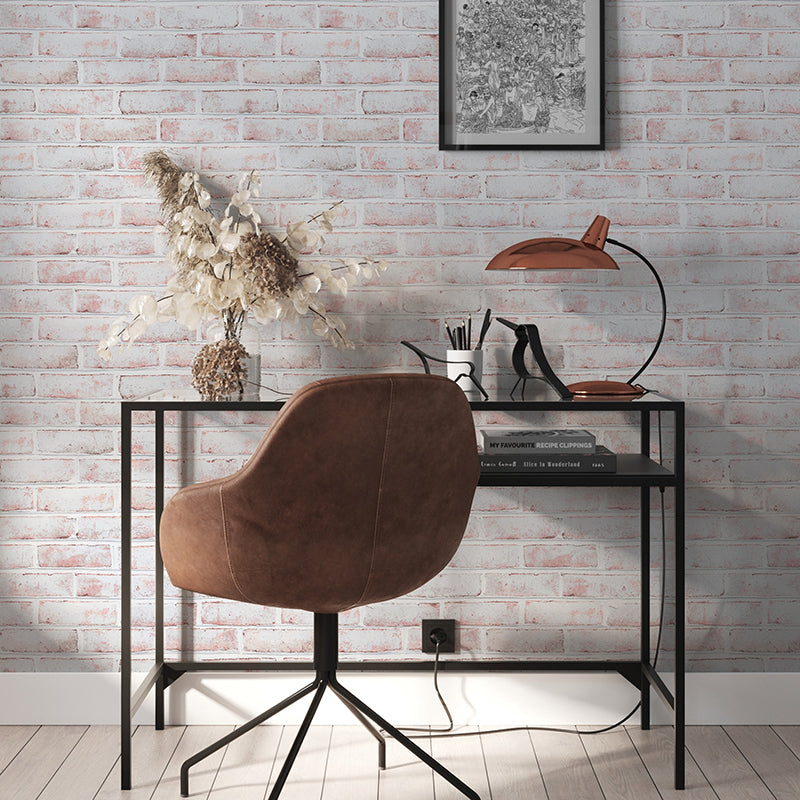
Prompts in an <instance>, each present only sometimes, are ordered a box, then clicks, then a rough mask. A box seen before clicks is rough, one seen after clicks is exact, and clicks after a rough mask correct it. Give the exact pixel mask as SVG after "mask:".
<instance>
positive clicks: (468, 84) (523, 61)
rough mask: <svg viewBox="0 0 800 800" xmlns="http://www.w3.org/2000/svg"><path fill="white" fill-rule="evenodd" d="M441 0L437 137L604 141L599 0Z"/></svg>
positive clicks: (575, 143) (536, 142)
mask: <svg viewBox="0 0 800 800" xmlns="http://www.w3.org/2000/svg"><path fill="white" fill-rule="evenodd" d="M441 2H442V30H441V31H440V36H441V37H442V64H441V66H442V76H443V77H442V99H441V101H440V102H442V103H443V104H444V105H443V110H442V114H441V116H442V120H441V121H442V128H443V131H442V133H443V136H444V137H445V138H450V139H451V141H450V142H449V143H448V142H447V141H445V142H444V143H441V142H440V145H443V146H444V147H447V146H448V144H450V145H454V146H455V147H470V146H485V147H502V146H504V145H505V146H521V147H525V146H531V147H536V146H566V147H580V146H586V147H592V146H599V145H601V143H602V142H601V139H602V122H601V121H600V119H599V118H600V114H599V113H598V112H599V111H600V106H601V105H602V102H601V98H600V88H601V73H602V63H601V58H600V56H601V53H602V41H601V40H600V37H601V35H602V24H601V22H602V13H601V8H600V0H441ZM588 11H592V12H593V13H588ZM587 86H588V87H589V88H588V89H587Z"/></svg>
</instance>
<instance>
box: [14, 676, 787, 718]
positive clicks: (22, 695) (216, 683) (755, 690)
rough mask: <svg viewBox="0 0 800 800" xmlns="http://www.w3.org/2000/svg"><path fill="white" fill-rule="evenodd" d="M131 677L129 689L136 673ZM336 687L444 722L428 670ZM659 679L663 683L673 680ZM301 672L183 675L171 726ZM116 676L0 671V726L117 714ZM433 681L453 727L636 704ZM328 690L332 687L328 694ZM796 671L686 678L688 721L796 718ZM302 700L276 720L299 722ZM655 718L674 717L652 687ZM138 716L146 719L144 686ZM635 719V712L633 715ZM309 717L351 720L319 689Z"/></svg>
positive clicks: (287, 689)
mask: <svg viewBox="0 0 800 800" xmlns="http://www.w3.org/2000/svg"><path fill="white" fill-rule="evenodd" d="M142 677H143V676H141V675H134V681H133V683H134V688H135V687H136V686H138V684H139V681H140V680H141V679H142ZM339 677H340V680H341V681H342V684H343V685H345V686H346V687H347V688H349V689H350V690H351V691H353V692H354V693H355V694H357V695H358V696H359V697H361V698H362V699H363V700H364V701H365V702H366V703H367V704H369V705H372V706H374V707H375V709H376V710H377V711H378V712H379V713H380V714H382V715H383V716H385V717H386V718H387V719H389V720H390V721H392V722H393V723H395V724H398V725H434V726H436V725H442V724H445V723H446V722H447V720H446V718H445V715H444V712H443V711H442V708H441V706H440V705H439V702H438V700H437V698H436V694H435V692H434V690H433V681H432V677H431V675H430V674H429V673H407V672H406V673H399V672H398V673H355V672H342V673H340V676H339ZM668 678H669V676H666V679H667V683H668V684H669V683H671V682H670V681H669V680H668ZM309 680H310V678H309V677H308V676H306V675H305V674H303V673H298V672H275V673H257V674H256V673H241V672H240V673H204V674H202V673H190V674H187V675H184V676H183V677H182V678H181V679H180V680H179V681H178V682H177V683H175V684H173V686H171V687H170V688H169V689H168V690H167V703H166V705H167V721H168V723H169V724H175V725H179V724H193V725H204V724H226V723H234V724H235V723H240V722H243V721H245V720H247V719H250V718H251V717H254V716H256V715H257V714H259V713H261V712H262V711H264V710H265V709H267V708H269V707H270V706H271V705H273V704H274V703H276V702H278V701H279V700H280V699H282V698H283V697H285V696H287V695H289V694H291V693H292V692H294V691H296V690H297V689H298V688H300V687H301V686H303V685H305V684H306V683H307V682H308V681H309ZM119 686H120V680H119V675H116V674H106V673H102V674H98V673H15V672H6V673H0V724H4V725H57V724H59V725H65V724H66V725H69V724H74V725H90V724H91V725H96V724H116V723H118V721H119V702H120V701H119ZM439 688H440V690H441V692H442V695H443V696H444V698H445V700H446V701H447V703H448V705H449V707H450V710H451V713H452V714H453V718H454V720H455V723H456V725H482V726H497V725H607V724H611V723H613V722H616V721H617V720H618V719H621V718H622V717H623V716H625V714H627V713H628V712H629V711H630V710H631V709H632V708H633V707H634V706H635V705H636V701H637V699H638V693H637V691H636V690H635V689H634V687H633V686H631V685H630V684H629V683H628V682H627V681H625V680H624V679H623V678H622V677H620V676H619V675H616V674H612V673H596V672H591V673H584V672H576V673H563V672H562V673H551V672H547V673H509V672H505V673H488V672H486V673H452V672H451V673H445V674H442V675H440V676H439ZM328 694H330V693H328ZM798 697H800V673H785V672H782V673H752V672H748V673H696V674H690V675H687V676H686V698H687V702H686V721H687V723H688V724H689V725H722V724H727V725H798V724H800V703H798V702H797V698H798ZM306 706H307V701H300V702H299V703H298V704H297V706H295V707H293V708H290V709H287V710H286V711H284V712H282V714H281V715H280V716H278V717H276V722H277V723H279V724H297V723H298V722H299V721H300V719H301V717H302V714H303V713H304V710H305V708H306ZM652 708H653V715H652V719H653V723H654V724H668V723H670V722H671V717H670V716H669V715H668V714H667V712H666V711H665V710H664V709H663V705H662V703H661V701H660V700H659V698H658V697H657V696H656V695H655V693H653V700H652ZM134 721H135V722H137V723H141V724H152V721H153V693H152V692H151V693H150V695H149V696H148V698H147V700H146V701H145V703H144V704H143V706H142V708H141V709H140V710H139V712H138V713H137V715H136V717H135V720H134ZM637 721H638V715H635V716H634V717H632V718H631V722H632V723H635V722H637ZM315 722H317V723H320V724H327V725H331V724H348V725H349V724H353V723H354V719H353V717H352V716H351V715H350V714H349V712H348V711H347V710H346V709H345V708H344V706H342V704H341V703H339V701H338V700H337V699H336V698H335V697H333V696H326V697H325V699H324V700H323V703H322V705H321V706H320V711H319V714H318V716H317V718H316V720H315Z"/></svg>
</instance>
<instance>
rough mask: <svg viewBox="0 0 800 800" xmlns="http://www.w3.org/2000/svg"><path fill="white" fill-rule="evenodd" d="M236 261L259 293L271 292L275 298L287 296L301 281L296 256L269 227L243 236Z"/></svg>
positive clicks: (236, 254)
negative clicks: (267, 229) (268, 230)
mask: <svg viewBox="0 0 800 800" xmlns="http://www.w3.org/2000/svg"><path fill="white" fill-rule="evenodd" d="M233 264H234V266H236V267H239V268H241V270H242V272H243V273H246V274H247V276H248V279H249V281H250V282H251V283H252V285H253V288H254V289H255V291H256V293H257V294H259V295H261V294H268V295H269V296H270V297H273V298H274V299H275V300H280V298H282V297H288V296H289V295H290V294H291V293H292V291H293V290H294V289H295V288H296V287H297V284H298V283H299V282H300V279H299V277H298V268H299V266H300V265H299V264H298V262H297V259H296V258H295V257H294V256H293V255H292V254H291V253H290V252H289V249H288V248H287V247H286V245H284V244H283V243H282V242H281V241H280V240H279V239H278V238H277V237H275V236H273V235H272V234H271V233H267V232H266V231H262V232H261V233H259V234H256V233H249V234H247V236H243V237H242V241H241V244H240V245H239V247H238V248H237V250H236V252H235V253H234V256H233Z"/></svg>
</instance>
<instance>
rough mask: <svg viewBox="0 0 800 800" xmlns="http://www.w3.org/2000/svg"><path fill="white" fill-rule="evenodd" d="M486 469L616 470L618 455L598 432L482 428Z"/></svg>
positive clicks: (512, 470)
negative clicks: (599, 439) (604, 445)
mask: <svg viewBox="0 0 800 800" xmlns="http://www.w3.org/2000/svg"><path fill="white" fill-rule="evenodd" d="M479 433H480V437H481V446H482V452H481V453H480V460H481V469H482V470H484V471H485V472H616V471H617V456H616V454H615V453H612V452H611V451H610V450H609V449H608V448H606V447H603V445H599V444H597V440H596V438H595V436H594V434H592V433H590V432H589V431H586V430H575V429H571V428H567V429H556V430H540V429H536V428H501V427H499V426H491V427H488V428H481V429H480V431H479Z"/></svg>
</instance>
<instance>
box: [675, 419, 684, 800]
mask: <svg viewBox="0 0 800 800" xmlns="http://www.w3.org/2000/svg"><path fill="white" fill-rule="evenodd" d="M685 453H686V427H685V421H684V413H683V409H681V410H680V411H676V412H675V475H676V477H677V483H676V486H675V788H676V789H683V788H684V786H685V783H686V774H685V773H686V619H685V616H686V596H685V595H686V575H685V569H686V558H685V551H686V528H685V524H686V498H685V486H686V478H685Z"/></svg>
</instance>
